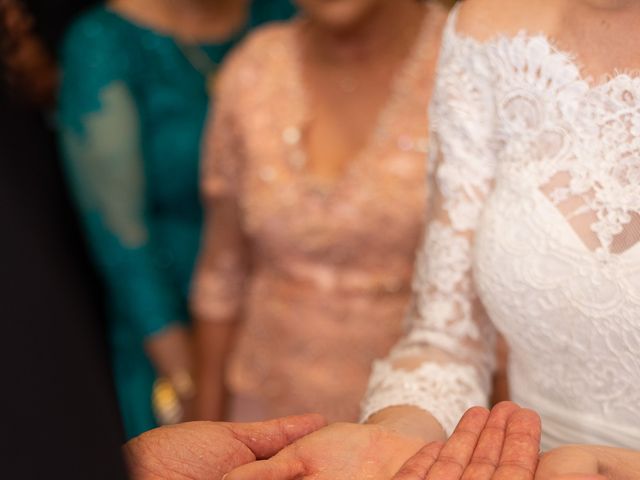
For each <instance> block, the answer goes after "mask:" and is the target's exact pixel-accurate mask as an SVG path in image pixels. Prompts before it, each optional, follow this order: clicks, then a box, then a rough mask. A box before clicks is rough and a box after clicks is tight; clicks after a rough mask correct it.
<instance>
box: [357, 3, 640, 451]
mask: <svg viewBox="0 0 640 480" xmlns="http://www.w3.org/2000/svg"><path fill="white" fill-rule="evenodd" d="M455 17H456V13H455V11H454V13H452V15H451V17H450V19H449V24H448V26H447V28H446V29H445V34H444V39H443V50H442V53H441V58H440V64H439V70H438V78H437V80H436V87H435V92H434V98H433V99H432V105H431V117H430V121H431V134H432V139H431V141H432V155H433V161H434V162H438V163H437V165H438V166H437V169H436V172H435V176H434V180H435V184H436V187H437V188H436V189H435V190H434V192H435V198H434V206H435V207H434V212H433V217H432V221H431V223H430V225H429V227H428V229H427V234H426V236H425V241H424V245H423V247H422V251H421V253H420V256H419V259H418V263H417V269H416V270H417V273H416V275H415V281H414V290H415V293H414V301H413V309H412V314H411V315H410V316H409V318H408V332H407V334H406V336H405V337H404V339H403V340H402V341H401V342H400V343H399V344H398V345H397V346H396V347H395V349H394V351H393V352H392V354H391V356H390V357H389V358H388V359H387V360H385V361H383V362H379V363H378V364H377V365H376V366H375V368H374V374H373V375H372V378H371V380H370V388H369V393H368V396H367V398H366V399H365V402H364V411H363V415H364V416H365V417H367V416H369V415H370V414H371V413H373V412H375V411H377V410H380V409H381V408H384V407H386V406H390V405H398V404H411V405H417V406H420V407H422V408H424V409H426V410H428V411H430V412H432V413H433V414H434V415H435V416H436V417H437V418H438V419H439V420H440V421H441V423H442V424H443V426H444V427H445V428H446V429H447V430H449V431H451V429H452V428H453V426H454V425H455V422H456V421H457V419H458V418H459V417H460V415H461V414H462V413H463V411H464V410H465V409H466V408H467V407H469V406H471V405H473V404H482V403H486V401H487V400H486V399H487V396H488V393H489V391H488V390H489V376H490V373H491V371H492V367H493V365H492V358H493V357H492V348H493V343H494V331H495V329H496V328H497V330H499V331H500V332H501V333H503V334H504V336H505V337H506V339H507V342H508V343H509V346H510V350H511V361H510V366H509V374H510V382H511V390H512V392H511V393H512V396H513V398H514V399H515V400H516V401H518V402H520V403H521V404H523V405H527V406H530V407H532V408H534V409H536V410H538V411H539V412H540V413H541V414H542V417H543V425H544V435H543V444H544V446H545V447H547V448H548V447H552V446H555V445H559V444H563V443H571V442H573V443H575V442H582V443H604V444H611V445H620V446H627V447H635V448H638V447H640V425H639V424H638V418H640V247H639V246H638V240H640V78H634V77H632V76H629V75H625V74H620V75H616V76H615V77H613V78H610V79H608V80H607V81H605V82H604V83H601V84H595V85H594V84H593V83H592V82H591V81H590V80H589V79H586V78H584V77H583V76H582V75H581V71H580V69H579V68H578V66H577V62H576V61H575V59H574V58H573V57H572V55H570V54H568V53H565V52H563V51H561V50H560V49H558V48H556V47H555V46H554V44H553V43H552V41H551V40H550V39H548V38H547V37H546V36H544V35H536V36H531V35H528V34H526V33H520V34H518V35H515V36H510V37H507V36H501V37H496V38H494V39H493V40H490V41H487V42H484V43H481V42H478V41H476V40H474V39H471V38H468V37H464V36H462V35H460V34H459V33H457V32H456V31H455Z"/></svg>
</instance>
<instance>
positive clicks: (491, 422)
mask: <svg viewBox="0 0 640 480" xmlns="http://www.w3.org/2000/svg"><path fill="white" fill-rule="evenodd" d="M540 434H541V425H540V418H539V416H538V415H537V414H536V413H535V412H532V411H531V410H526V409H523V408H520V407H518V406H517V405H516V404H514V403H511V402H503V403H500V404H498V405H497V406H496V407H494V408H493V410H492V411H491V413H490V412H489V411H488V410H486V409H484V408H472V409H471V410H469V411H467V413H465V415H464V416H463V417H462V420H460V423H459V424H458V426H457V428H456V430H455V432H454V433H453V435H451V437H450V438H449V440H447V442H446V443H444V444H443V443H442V442H437V443H430V444H428V445H426V446H425V447H423V449H422V450H421V451H420V452H418V454H416V455H415V456H414V457H413V458H411V459H410V460H409V461H407V463H405V465H404V466H403V467H402V469H401V470H400V471H399V472H398V473H397V475H396V476H395V477H394V478H393V480H534V475H535V471H536V464H537V463H538V452H539V448H540ZM584 480H590V479H584Z"/></svg>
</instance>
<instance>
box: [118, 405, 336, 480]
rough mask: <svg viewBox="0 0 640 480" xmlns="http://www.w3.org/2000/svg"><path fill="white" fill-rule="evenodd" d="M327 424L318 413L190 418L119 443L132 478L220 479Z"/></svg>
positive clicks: (135, 479)
mask: <svg viewBox="0 0 640 480" xmlns="http://www.w3.org/2000/svg"><path fill="white" fill-rule="evenodd" d="M325 425H326V422H325V420H324V419H323V418H322V417H321V416H319V415H302V416H297V417H288V418H283V419H278V420H272V421H270V422H261V423H247V424H233V423H213V422H192V423H184V424H181V425H174V426H170V427H161V428H157V429H155V430H151V431H149V432H147V433H144V434H142V435H140V436H139V437H137V438H134V439H133V440H131V441H129V442H128V443H127V444H126V445H125V446H124V448H123V450H124V455H125V459H126V460H127V463H128V465H129V470H130V475H131V478H132V479H133V480H187V479H188V480H220V479H221V478H222V477H223V475H224V474H225V473H227V472H229V471H231V470H233V469H234V468H236V467H239V466H240V465H243V464H245V463H249V462H254V461H255V460H259V459H264V458H269V457H270V456H272V455H274V454H275V453H276V452H278V451H279V450H281V449H282V448H284V447H286V446H287V445H289V444H290V443H292V442H294V441H296V440H298V439H299V438H301V437H303V436H305V435H307V434H310V433H311V432H314V431H316V430H318V429H319V428H322V427H323V426H325Z"/></svg>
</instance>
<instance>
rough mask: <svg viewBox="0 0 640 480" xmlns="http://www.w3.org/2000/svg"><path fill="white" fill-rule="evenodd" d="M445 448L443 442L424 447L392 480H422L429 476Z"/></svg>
mask: <svg viewBox="0 0 640 480" xmlns="http://www.w3.org/2000/svg"><path fill="white" fill-rule="evenodd" d="M443 446H444V443H443V442H433V443H429V444H428V445H425V446H424V447H422V449H421V450H420V451H419V452H418V453H416V454H415V455H414V456H413V457H411V458H410V459H409V460H407V462H406V463H405V464H404V465H403V466H402V468H401V469H400V470H399V471H398V473H396V475H395V476H394V477H393V479H392V480H422V479H423V478H425V477H426V476H427V472H429V470H430V469H431V467H432V466H433V464H434V463H436V460H437V459H438V456H439V455H440V451H441V450H442V447H443Z"/></svg>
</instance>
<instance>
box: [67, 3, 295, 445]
mask: <svg viewBox="0 0 640 480" xmlns="http://www.w3.org/2000/svg"><path fill="white" fill-rule="evenodd" d="M251 5H252V6H251V14H250V19H249V22H248V24H247V26H246V28H244V29H243V31H242V32H239V33H238V34H236V35H235V36H234V37H233V38H230V39H229V40H228V41H225V42H223V43H219V44H212V45H180V44H179V43H178V42H177V41H175V40H174V39H173V38H171V37H168V36H166V35H163V34H159V33H157V32H154V31H153V30H150V29H148V28H145V27H143V26H141V25H138V24H135V23H132V22H131V21H130V20H127V19H126V18H124V17H122V16H121V15H119V14H117V13H115V12H114V11H111V10H110V9H109V8H108V7H98V8H96V9H94V10H91V11H89V12H88V13H86V14H85V15H84V16H82V17H80V18H79V19H78V20H77V21H76V22H75V24H74V25H73V26H72V28H71V29H70V30H69V32H68V34H67V38H66V41H65V44H64V47H63V52H62V71H63V80H62V89H61V96H60V108H59V122H60V132H61V144H62V146H63V151H64V154H65V155H64V156H65V159H66V168H67V171H68V174H69V178H70V185H71V188H72V190H73V193H74V194H75V195H74V196H75V198H76V200H77V204H78V208H79V211H80V212H81V216H82V218H83V223H84V225H85V228H86V232H87V238H88V241H89V243H90V246H91V247H92V248H91V249H92V252H93V254H94V258H95V262H96V265H97V267H98V269H99V272H100V273H101V275H102V278H103V280H104V284H105V290H106V295H107V306H108V309H109V312H108V314H109V334H110V341H111V346H112V359H113V372H114V376H115V381H116V388H117V392H118V397H119V400H120V405H121V410H122V414H123V419H124V423H125V427H126V431H127V435H128V436H134V435H137V434H139V433H141V432H143V431H145V430H148V429H150V428H152V427H154V426H155V425H156V423H155V419H154V415H153V412H152V407H151V390H152V385H153V382H154V380H155V373H154V370H153V367H152V365H151V364H150V362H149V360H148V359H147V357H146V355H145V353H144V350H143V341H144V339H145V338H146V337H148V336H150V335H154V334H156V333H158V332H161V331H162V330H163V329H164V328H166V327H167V326H169V325H172V324H175V323H176V322H183V323H186V322H188V318H189V317H188V313H187V305H186V300H187V297H188V290H189V283H190V279H191V274H192V269H193V266H194V263H195V258H196V255H197V251H198V244H199V240H200V229H201V224H202V209H201V205H200V201H199V193H198V184H199V182H198V171H199V167H198V164H199V156H200V155H199V151H200V138H201V132H202V128H203V124H204V121H205V117H206V115H207V110H208V105H209V98H208V88H207V83H208V81H207V78H206V77H207V76H209V75H211V74H213V73H214V72H213V70H215V67H216V65H218V64H219V63H220V62H221V61H222V59H223V58H224V56H225V55H226V54H227V53H228V52H229V50H230V49H231V48H232V47H233V46H234V45H235V44H236V43H237V42H238V41H239V40H240V39H241V38H242V37H243V36H244V34H246V33H247V32H248V31H249V30H250V29H251V28H253V27H255V26H257V25H259V24H261V23H263V22H266V21H270V20H277V19H286V18H288V17H289V16H291V15H292V14H293V7H292V6H291V5H290V3H289V2H288V1H286V0H273V1H271V0H255V1H254V2H252V4H251ZM87 388H91V386H90V385H87Z"/></svg>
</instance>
